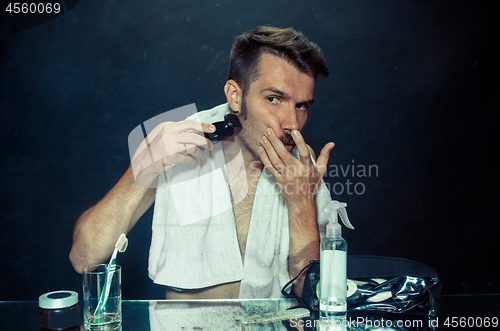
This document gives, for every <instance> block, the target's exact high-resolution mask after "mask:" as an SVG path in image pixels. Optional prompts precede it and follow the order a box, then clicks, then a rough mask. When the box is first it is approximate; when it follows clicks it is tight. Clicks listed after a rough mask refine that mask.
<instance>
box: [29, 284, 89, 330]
mask: <svg viewBox="0 0 500 331" xmlns="http://www.w3.org/2000/svg"><path fill="white" fill-rule="evenodd" d="M38 315H39V316H40V326H41V330H73V329H74V328H75V327H76V328H75V329H78V326H79V324H80V304H79V302H78V293H76V292H74V291H54V292H49V293H45V294H42V295H41V296H40V297H39V298H38Z"/></svg>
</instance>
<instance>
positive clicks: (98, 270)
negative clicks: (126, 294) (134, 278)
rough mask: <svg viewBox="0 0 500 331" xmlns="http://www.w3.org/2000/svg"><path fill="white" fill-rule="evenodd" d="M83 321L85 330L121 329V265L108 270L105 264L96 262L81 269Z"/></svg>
mask: <svg viewBox="0 0 500 331" xmlns="http://www.w3.org/2000/svg"><path fill="white" fill-rule="evenodd" d="M108 282H109V286H108ZM83 321H84V324H85V330H87V331H95V330H101V331H103V330H121V324H122V286H121V266H119V265H116V266H115V268H114V270H113V268H111V269H110V270H108V265H107V264H97V265H91V266H88V267H85V268H84V269H83Z"/></svg>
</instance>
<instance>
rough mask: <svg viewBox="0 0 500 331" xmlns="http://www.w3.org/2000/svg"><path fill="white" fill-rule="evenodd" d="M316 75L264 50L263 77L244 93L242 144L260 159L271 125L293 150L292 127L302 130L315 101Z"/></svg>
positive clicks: (260, 75)
mask: <svg viewBox="0 0 500 331" xmlns="http://www.w3.org/2000/svg"><path fill="white" fill-rule="evenodd" d="M315 86H316V80H315V78H314V76H312V75H309V74H306V73H303V72H300V71H299V70H297V69H296V68H295V67H293V66H292V65H291V64H289V63H287V62H286V61H285V60H283V59H282V58H279V57H277V56H275V55H271V54H267V53H264V54H263V55H262V56H261V59H260V69H259V76H258V78H257V80H255V81H254V82H252V83H251V84H250V88H249V89H248V93H247V95H244V96H243V102H242V107H241V108H242V109H241V111H242V112H243V113H245V116H240V121H241V123H242V127H243V129H242V130H241V131H240V132H239V133H238V136H237V139H238V140H239V143H240V146H241V147H242V148H243V149H244V150H247V151H248V152H249V153H250V155H251V157H252V158H253V159H255V160H259V157H258V152H257V149H258V147H259V145H260V140H261V138H262V136H263V135H264V131H265V129H266V128H271V129H272V130H273V131H274V132H275V133H276V134H277V135H278V137H279V138H280V139H281V141H282V142H283V144H284V145H285V147H286V148H287V150H288V151H289V152H290V151H291V150H292V149H293V148H294V147H295V144H294V142H293V140H292V137H291V135H290V134H291V132H292V130H295V129H296V130H299V131H300V130H302V128H303V127H304V125H305V123H306V120H307V113H308V110H309V107H310V106H311V105H312V103H313V101H314V88H315Z"/></svg>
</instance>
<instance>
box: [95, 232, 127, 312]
mask: <svg viewBox="0 0 500 331" xmlns="http://www.w3.org/2000/svg"><path fill="white" fill-rule="evenodd" d="M127 246H128V239H127V237H126V236H125V234H124V233H122V234H121V235H120V237H119V238H118V240H117V241H116V244H115V250H114V251H113V254H112V255H111V259H110V260H109V264H108V267H107V268H106V269H107V270H106V283H104V288H103V291H102V292H101V296H100V297H99V303H98V304H97V307H96V309H95V312H94V315H98V313H99V312H101V311H102V310H103V308H104V306H105V305H106V302H107V301H108V296H109V288H110V286H111V280H112V279H113V274H114V273H115V271H116V255H117V254H118V252H120V253H123V252H125V250H126V249H127Z"/></svg>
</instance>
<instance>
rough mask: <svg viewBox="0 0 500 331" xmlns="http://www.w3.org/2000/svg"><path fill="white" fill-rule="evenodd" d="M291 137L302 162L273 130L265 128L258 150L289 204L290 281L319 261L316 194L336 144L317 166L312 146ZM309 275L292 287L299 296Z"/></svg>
mask: <svg viewBox="0 0 500 331" xmlns="http://www.w3.org/2000/svg"><path fill="white" fill-rule="evenodd" d="M292 137H293V141H294V142H295V145H296V146H297V150H298V152H299V155H300V160H297V159H296V158H295V157H294V156H293V155H292V154H290V153H289V152H288V150H287V149H286V147H285V145H283V143H282V142H281V140H280V139H279V138H278V137H277V136H276V134H275V133H274V132H273V131H272V130H271V129H266V131H265V136H264V137H262V139H261V144H262V147H261V148H259V155H260V159H261V161H262V163H263V164H264V166H265V167H266V169H268V170H269V172H271V174H273V176H274V178H276V182H277V183H278V186H279V188H280V193H281V195H282V196H283V198H284V199H285V201H286V202H287V204H288V215H289V228H290V249H289V260H288V272H289V274H290V278H294V277H295V276H297V275H298V274H299V272H300V270H302V268H304V267H305V266H306V265H307V264H308V263H309V261H310V260H318V259H319V231H318V224H317V220H316V200H315V194H316V190H317V189H318V185H319V183H320V182H321V179H322V178H323V176H324V175H325V172H326V166H327V164H328V159H329V158H330V152H331V150H332V148H333V147H334V146H335V144H334V143H328V144H326V145H325V147H323V149H322V150H321V153H320V155H319V157H318V159H317V162H316V165H314V163H313V161H312V160H311V156H310V151H309V147H308V146H307V145H306V143H305V141H304V139H303V138H302V135H301V134H300V132H299V131H298V130H294V131H292ZM306 274H307V273H303V274H302V275H301V276H300V277H299V278H297V280H296V281H295V282H294V283H293V285H292V289H293V292H295V294H297V295H298V296H302V289H303V286H304V279H305V276H306Z"/></svg>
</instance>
